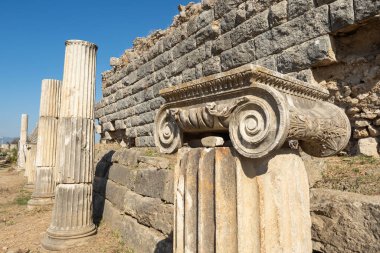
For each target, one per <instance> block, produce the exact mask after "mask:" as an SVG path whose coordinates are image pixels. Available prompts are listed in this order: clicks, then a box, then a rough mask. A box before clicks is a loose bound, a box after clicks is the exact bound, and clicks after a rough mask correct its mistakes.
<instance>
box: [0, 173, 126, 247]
mask: <svg viewBox="0 0 380 253" xmlns="http://www.w3.org/2000/svg"><path fill="white" fill-rule="evenodd" d="M25 183H26V180H25V177H24V176H23V175H22V173H18V172H16V171H14V170H10V169H9V168H0V252H4V253H37V252H41V253H43V252H51V251H47V250H44V249H43V248H42V247H41V246H40V241H41V238H42V237H43V235H44V233H45V231H46V229H47V228H48V227H49V224H50V219H51V210H34V211H28V210H27V208H26V203H27V201H28V200H29V199H30V195H31V191H30V190H27V189H24V185H25ZM64 252H68V253H84V252H86V253H88V252H97V253H98V252H99V253H131V252H132V251H131V250H129V249H128V248H127V247H126V246H125V245H124V244H123V242H122V241H121V240H120V235H118V234H116V233H114V232H112V231H111V230H110V229H109V228H108V227H107V225H106V224H104V223H102V224H101V225H100V226H99V229H98V234H97V235H96V236H94V237H93V238H92V239H91V240H90V241H89V244H88V245H86V246H81V247H78V248H75V249H70V250H65V251H64Z"/></svg>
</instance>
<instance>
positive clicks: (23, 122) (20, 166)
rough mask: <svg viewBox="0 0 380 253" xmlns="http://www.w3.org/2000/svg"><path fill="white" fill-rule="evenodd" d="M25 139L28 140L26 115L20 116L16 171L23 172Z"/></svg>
mask: <svg viewBox="0 0 380 253" xmlns="http://www.w3.org/2000/svg"><path fill="white" fill-rule="evenodd" d="M27 139H28V114H22V115H21V129H20V140H19V144H18V158H17V167H18V170H25V161H26V142H27Z"/></svg>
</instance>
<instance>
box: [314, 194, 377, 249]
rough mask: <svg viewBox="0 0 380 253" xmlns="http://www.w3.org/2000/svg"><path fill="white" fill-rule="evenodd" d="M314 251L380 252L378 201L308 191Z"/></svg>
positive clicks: (351, 195)
mask: <svg viewBox="0 0 380 253" xmlns="http://www.w3.org/2000/svg"><path fill="white" fill-rule="evenodd" d="M310 201H311V207H310V210H311V219H312V222H313V229H312V238H313V241H314V243H313V249H314V250H316V251H319V252H336V253H354V252H368V253H376V252H380V244H379V236H380V221H379V217H380V198H379V196H365V195H361V194H356V193H350V192H341V191H335V190H328V189H312V190H311V200H310Z"/></svg>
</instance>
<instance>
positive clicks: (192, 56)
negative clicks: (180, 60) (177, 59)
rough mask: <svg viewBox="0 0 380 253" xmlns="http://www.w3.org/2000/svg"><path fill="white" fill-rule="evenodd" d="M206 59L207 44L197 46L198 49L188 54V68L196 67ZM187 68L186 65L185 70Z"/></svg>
mask: <svg viewBox="0 0 380 253" xmlns="http://www.w3.org/2000/svg"><path fill="white" fill-rule="evenodd" d="M205 60H206V50H205V46H204V45H203V46H201V47H199V48H197V49H196V50H194V51H192V52H190V53H189V54H187V57H186V61H187V67H188V68H193V67H195V66H196V65H197V64H198V63H200V62H203V61H205ZM185 69H186V65H185V68H184V70H185Z"/></svg>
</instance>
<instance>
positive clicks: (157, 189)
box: [134, 168, 174, 203]
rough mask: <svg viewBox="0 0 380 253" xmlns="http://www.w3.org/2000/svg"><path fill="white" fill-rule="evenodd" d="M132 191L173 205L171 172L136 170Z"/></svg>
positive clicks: (151, 169)
mask: <svg viewBox="0 0 380 253" xmlns="http://www.w3.org/2000/svg"><path fill="white" fill-rule="evenodd" d="M134 191H135V192H136V193H138V194H140V195H143V196H146V197H151V198H159V199H162V200H164V201H165V202H168V203H173V197H174V196H173V194H174V193H173V171H172V170H163V169H153V168H147V169H140V170H137V171H136V180H135V188H134Z"/></svg>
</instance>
